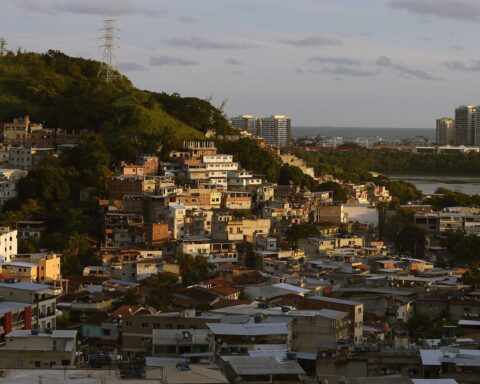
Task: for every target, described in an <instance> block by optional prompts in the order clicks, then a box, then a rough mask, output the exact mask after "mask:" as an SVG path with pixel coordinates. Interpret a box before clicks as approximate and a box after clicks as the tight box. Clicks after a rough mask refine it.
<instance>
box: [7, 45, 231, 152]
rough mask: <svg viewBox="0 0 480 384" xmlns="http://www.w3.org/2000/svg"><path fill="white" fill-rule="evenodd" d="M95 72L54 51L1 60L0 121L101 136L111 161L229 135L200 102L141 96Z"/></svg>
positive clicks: (91, 64)
mask: <svg viewBox="0 0 480 384" xmlns="http://www.w3.org/2000/svg"><path fill="white" fill-rule="evenodd" d="M98 68H99V62H97V61H93V60H86V59H82V58H72V57H68V56H67V55H65V54H63V53H61V52H58V51H48V52H47V53H45V54H38V53H31V52H20V51H19V52H17V53H11V52H10V53H8V54H7V55H5V56H2V57H0V121H11V120H12V119H13V118H15V117H19V116H25V115H30V116H31V117H32V120H33V121H35V122H42V123H44V125H45V126H46V127H52V128H57V127H60V128H64V129H67V130H69V131H72V130H75V131H77V132H78V131H80V130H89V131H93V132H97V133H101V134H102V135H104V136H105V143H106V145H107V146H108V148H109V150H110V152H111V155H112V158H113V159H115V160H120V159H121V160H132V159H133V158H134V157H135V156H136V155H138V154H139V153H156V152H159V151H161V150H162V149H163V150H164V151H163V153H165V148H166V149H169V148H175V147H178V145H179V144H180V142H181V141H182V140H183V139H200V138H202V137H204V135H203V134H204V133H205V132H206V131H207V130H210V129H212V130H214V131H217V132H218V133H227V132H228V130H229V128H228V122H227V120H226V118H225V116H224V115H223V113H222V111H220V110H218V109H217V108H215V107H213V106H212V105H211V104H210V103H209V102H208V101H206V100H201V99H197V98H194V97H189V98H182V97H180V96H179V95H178V94H174V95H171V96H169V95H167V94H165V93H162V94H157V93H154V92H147V91H142V90H139V89H137V88H135V87H133V85H132V84H131V82H130V81H129V80H128V79H127V78H126V77H124V76H122V75H120V74H119V75H118V76H117V78H116V79H115V80H114V81H113V82H111V83H109V84H106V83H105V82H104V81H103V80H102V79H101V78H98V77H97V72H98Z"/></svg>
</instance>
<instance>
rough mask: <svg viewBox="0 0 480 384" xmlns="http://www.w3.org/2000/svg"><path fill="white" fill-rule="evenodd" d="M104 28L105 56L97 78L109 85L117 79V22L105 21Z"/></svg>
mask: <svg viewBox="0 0 480 384" xmlns="http://www.w3.org/2000/svg"><path fill="white" fill-rule="evenodd" d="M103 22H104V26H103V28H102V29H100V30H101V31H104V33H103V36H102V38H103V40H104V42H103V45H101V46H100V47H103V56H102V63H101V65H100V68H99V70H98V73H97V76H98V77H103V78H104V79H105V81H106V82H107V83H110V82H111V81H112V80H114V79H115V77H116V76H117V75H116V73H115V72H116V71H117V70H118V68H117V57H116V55H115V48H116V47H117V45H116V44H115V29H116V28H115V26H114V23H115V20H104V21H103Z"/></svg>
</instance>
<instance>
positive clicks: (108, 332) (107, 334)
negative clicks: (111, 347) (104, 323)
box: [102, 329, 111, 336]
mask: <svg viewBox="0 0 480 384" xmlns="http://www.w3.org/2000/svg"><path fill="white" fill-rule="evenodd" d="M102 333H103V336H110V334H111V332H110V329H102Z"/></svg>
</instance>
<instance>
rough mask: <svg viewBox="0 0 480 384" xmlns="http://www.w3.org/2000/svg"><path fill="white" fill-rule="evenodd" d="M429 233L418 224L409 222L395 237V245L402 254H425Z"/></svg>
mask: <svg viewBox="0 0 480 384" xmlns="http://www.w3.org/2000/svg"><path fill="white" fill-rule="evenodd" d="M426 235H427V233H426V232H425V230H424V229H423V228H422V227H419V226H418V225H414V224H409V225H407V226H405V227H404V228H402V229H401V230H400V232H399V233H398V235H397V237H396V239H395V246H396V247H397V250H398V251H399V252H400V254H406V255H410V256H414V257H423V256H424V255H425V236H426Z"/></svg>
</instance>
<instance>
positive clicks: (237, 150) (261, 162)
mask: <svg viewBox="0 0 480 384" xmlns="http://www.w3.org/2000/svg"><path fill="white" fill-rule="evenodd" d="M217 147H218V149H219V151H220V152H223V153H230V154H232V155H233V158H234V160H235V161H238V162H240V163H241V164H242V166H243V167H244V168H245V169H247V170H249V171H253V172H254V173H255V174H258V175H264V176H265V177H266V179H267V180H269V181H272V182H276V181H277V180H278V177H279V174H280V163H279V161H278V160H277V159H276V158H275V156H274V155H272V153H270V152H269V151H268V150H267V149H263V148H260V147H259V146H258V145H257V143H256V142H255V141H254V140H252V139H246V138H245V139H240V140H238V141H218V142H217Z"/></svg>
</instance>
